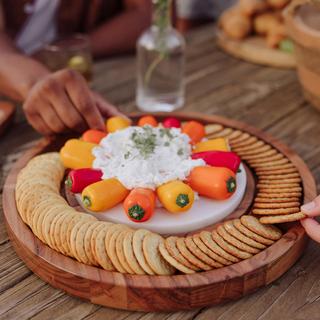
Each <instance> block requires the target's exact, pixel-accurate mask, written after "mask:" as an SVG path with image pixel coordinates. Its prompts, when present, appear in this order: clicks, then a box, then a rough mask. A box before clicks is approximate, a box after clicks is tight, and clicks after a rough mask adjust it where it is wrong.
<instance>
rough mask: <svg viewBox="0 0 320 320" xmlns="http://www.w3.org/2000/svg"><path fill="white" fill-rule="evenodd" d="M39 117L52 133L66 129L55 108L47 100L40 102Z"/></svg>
mask: <svg viewBox="0 0 320 320" xmlns="http://www.w3.org/2000/svg"><path fill="white" fill-rule="evenodd" d="M41 109H42V111H41V114H40V116H41V118H42V120H43V121H44V122H45V124H46V125H47V126H48V127H49V128H50V130H51V132H53V133H62V132H64V131H66V129H67V128H66V126H65V124H64V123H63V121H62V120H61V119H60V117H59V116H58V114H57V112H56V110H55V109H54V108H53V107H52V105H50V104H49V103H48V102H47V103H45V102H43V103H42V106H41Z"/></svg>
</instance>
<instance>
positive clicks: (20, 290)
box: [0, 25, 320, 320]
mask: <svg viewBox="0 0 320 320" xmlns="http://www.w3.org/2000/svg"><path fill="white" fill-rule="evenodd" d="M187 40H188V49H187V67H186V68H187V70H186V80H187V103H186V107H185V109H184V110H186V111H187V110H188V111H198V112H203V113H207V114H219V115H223V116H226V117H230V118H234V119H238V120H241V121H245V122H247V123H249V124H252V125H255V126H257V127H259V128H261V129H263V130H265V131H267V132H269V133H271V134H273V135H274V136H275V137H277V138H279V139H281V140H282V141H284V142H285V143H287V144H288V145H290V146H291V148H293V149H294V150H296V151H297V152H298V153H299V154H300V156H301V157H302V158H303V159H304V160H305V161H306V163H307V164H308V166H309V167H310V169H311V170H312V171H313V173H314V175H315V177H316V179H317V183H318V186H319V184H320V113H319V112H317V111H316V110H315V109H313V108H312V107H311V106H310V105H309V104H308V103H306V102H305V100H304V98H303V96H302V93H301V89H300V86H299V83H298V81H297V77H296V74H295V72H294V71H287V70H277V69H271V68H264V67H259V66H256V65H252V64H249V63H245V62H241V61H238V60H236V59H233V58H231V57H229V56H228V55H226V54H224V53H223V52H221V51H220V50H219V49H218V48H217V46H216V44H215V39H214V32H213V26H212V25H211V26H210V25H209V26H206V27H203V28H201V29H199V30H197V31H195V32H193V33H191V34H190V35H189V36H188V39H187ZM95 67H96V69H95V71H96V76H95V82H94V87H95V88H96V90H98V91H99V92H101V93H102V94H103V95H105V96H106V97H108V99H109V100H110V101H111V102H113V103H114V104H116V105H119V106H120V109H121V110H123V111H126V112H129V111H133V110H135V105H134V95H135V59H134V57H131V56H130V57H120V58H115V59H110V60H108V61H102V62H99V63H97V64H96V66H95ZM37 138H39V135H38V134H36V133H35V132H34V131H33V130H32V129H31V128H30V127H29V126H28V124H27V123H26V120H25V119H24V117H23V115H22V113H21V111H20V112H18V114H17V117H16V122H15V125H14V126H12V127H11V129H10V130H9V131H8V132H7V133H6V134H5V135H4V136H3V137H2V138H1V140H0V150H1V153H0V154H1V160H2V166H3V170H2V172H1V177H0V179H1V182H0V185H1V190H2V186H3V182H4V178H5V177H6V175H7V173H8V171H9V170H10V168H11V166H12V164H13V163H14V161H15V160H16V159H18V158H19V157H20V155H21V154H22V153H23V152H24V150H25V149H27V148H29V147H30V146H31V145H33V144H34V143H35V139H37ZM319 265H320V245H317V244H315V243H313V242H310V244H309V246H308V249H307V250H306V253H305V255H304V256H303V257H302V258H301V259H300V261H299V262H298V263H297V264H296V265H295V266H294V267H293V268H292V269H291V270H290V271H289V272H287V273H286V274H285V275H284V276H283V277H282V278H280V279H279V280H278V281H277V282H276V283H274V284H272V285H270V286H268V287H266V288H264V289H262V290H260V291H258V292H256V293H254V294H252V295H250V296H247V297H244V298H243V299H241V300H238V301H236V302H231V303H227V304H225V305H220V306H216V307H211V308H204V309H201V310H193V311H188V312H177V313H157V314H156V313H150V314H145V313H141V312H136V313H135V312H126V311H119V310H113V309H107V308H103V307H99V306H96V305H92V304H89V303H86V302H83V301H81V300H79V299H76V298H72V297H70V296H68V295H66V294H64V293H63V292H61V291H59V290H56V289H54V288H52V287H51V286H50V285H48V284H46V283H44V282H43V281H42V280H40V279H39V278H38V277H37V276H36V275H34V274H33V273H32V272H31V271H30V270H28V268H27V267H26V266H25V265H24V263H23V262H22V261H21V260H20V259H19V258H18V257H17V255H16V254H15V252H14V250H13V249H12V246H11V243H10V241H9V239H8V236H7V233H6V230H5V227H4V223H3V214H2V212H1V213H0V319H19V320H23V319H37V320H38V319H39V320H43V319H55V320H58V319H108V320H112V319H116V320H121V319H127V320H133V319H145V320H147V319H170V320H173V319H175V320H178V319H183V320H188V319H196V320H205V319H210V320H211V319H212V320H213V319H219V320H222V319H233V320H237V319H246V320H249V319H268V320H270V319H291V320H293V319H310V320H311V319H312V320H313V319H320V312H319V311H320V281H319V279H320V272H319Z"/></svg>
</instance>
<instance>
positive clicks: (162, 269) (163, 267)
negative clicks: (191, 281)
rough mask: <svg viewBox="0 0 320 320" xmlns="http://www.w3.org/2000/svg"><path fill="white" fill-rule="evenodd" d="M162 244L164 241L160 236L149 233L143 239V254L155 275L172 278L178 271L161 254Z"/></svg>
mask: <svg viewBox="0 0 320 320" xmlns="http://www.w3.org/2000/svg"><path fill="white" fill-rule="evenodd" d="M160 243H164V239H163V238H162V237H161V236H160V235H159V234H156V233H153V232H149V233H148V234H147V235H146V236H145V237H144V239H143V243H142V249H143V254H144V256H145V258H146V261H147V263H148V264H149V266H150V267H151V269H152V270H153V271H154V272H155V274H157V275H164V276H170V275H172V274H174V273H175V271H176V269H175V268H174V267H173V266H172V265H170V264H169V263H168V262H167V261H166V260H165V259H164V258H163V257H162V255H161V254H160V251H159V245H160Z"/></svg>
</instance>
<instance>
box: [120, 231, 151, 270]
mask: <svg viewBox="0 0 320 320" xmlns="http://www.w3.org/2000/svg"><path fill="white" fill-rule="evenodd" d="M132 241H133V231H128V232H126V234H125V237H124V239H123V253H124V256H125V259H126V260H127V262H128V264H129V265H130V268H131V269H132V270H133V271H134V273H135V274H146V272H145V271H144V270H143V269H142V268H141V266H140V264H139V262H138V260H137V258H136V256H135V255H134V252H133V245H132Z"/></svg>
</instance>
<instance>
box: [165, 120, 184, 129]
mask: <svg viewBox="0 0 320 320" xmlns="http://www.w3.org/2000/svg"><path fill="white" fill-rule="evenodd" d="M162 125H163V126H164V127H165V128H180V127H181V122H180V120H179V119H177V118H175V117H168V118H166V119H164V120H163V122H162Z"/></svg>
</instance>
